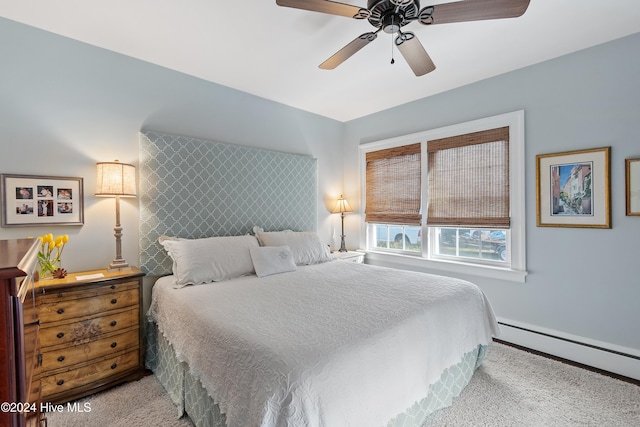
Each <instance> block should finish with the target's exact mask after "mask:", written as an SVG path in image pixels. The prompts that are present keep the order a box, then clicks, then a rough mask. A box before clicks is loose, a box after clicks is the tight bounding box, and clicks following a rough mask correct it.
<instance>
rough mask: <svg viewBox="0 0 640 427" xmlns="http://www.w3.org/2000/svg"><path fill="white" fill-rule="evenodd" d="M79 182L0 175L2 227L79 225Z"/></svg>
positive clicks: (81, 216) (81, 213) (81, 206)
mask: <svg viewBox="0 0 640 427" xmlns="http://www.w3.org/2000/svg"><path fill="white" fill-rule="evenodd" d="M83 186H84V185H83V179H82V178H76V177H66V176H42V175H15V174H1V175H0V193H1V194H2V227H25V226H44V225H83V224H84V188H83Z"/></svg>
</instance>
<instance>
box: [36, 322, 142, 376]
mask: <svg viewBox="0 0 640 427" xmlns="http://www.w3.org/2000/svg"><path fill="white" fill-rule="evenodd" d="M138 345H139V331H138V328H135V329H131V330H129V331H128V332H125V333H123V334H119V335H114V336H111V337H105V338H102V339H98V340H95V341H91V342H88V343H86V344H79V345H71V346H67V347H64V348H61V349H59V350H46V349H43V352H42V366H43V369H44V370H46V371H47V372H51V371H54V370H57V369H62V368H66V367H70V366H71V365H76V364H78V363H83V362H88V361H90V360H92V359H97V358H99V357H103V356H108V355H110V354H115V353H119V352H122V351H123V350H128V349H131V348H138Z"/></svg>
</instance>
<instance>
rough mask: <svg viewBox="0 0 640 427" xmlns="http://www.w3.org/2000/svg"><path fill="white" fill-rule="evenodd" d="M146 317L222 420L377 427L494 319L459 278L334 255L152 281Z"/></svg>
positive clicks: (483, 334) (241, 424) (231, 426)
mask: <svg viewBox="0 0 640 427" xmlns="http://www.w3.org/2000/svg"><path fill="white" fill-rule="evenodd" d="M149 317H150V320H153V321H155V322H157V325H158V327H159V329H160V331H161V332H162V333H163V334H164V335H165V337H166V338H167V339H168V340H169V341H170V342H171V343H172V344H173V347H174V349H175V351H176V353H177V355H178V358H179V359H180V360H181V361H185V362H187V363H188V364H189V367H190V369H191V372H192V374H193V375H194V376H195V377H196V378H198V379H199V380H200V381H201V383H202V384H203V386H204V387H205V388H206V390H207V391H208V392H209V394H210V395H211V397H212V398H213V399H214V400H215V401H216V402H218V403H219V405H220V409H221V411H222V412H223V413H226V417H227V425H228V427H246V426H265V427H266V426H327V427H334V426H354V427H359V426H381V425H386V423H387V422H388V421H389V420H391V419H392V418H393V417H394V416H396V415H398V414H399V413H401V412H404V411H405V410H406V409H407V408H408V407H409V406H411V405H412V404H413V403H414V402H416V401H419V400H420V399H422V398H423V397H425V396H426V395H427V393H428V389H429V385H430V384H432V383H434V382H435V381H437V380H438V378H439V376H440V374H441V372H442V371H443V370H444V369H446V368H447V367H449V366H452V365H454V364H456V363H457V362H458V361H460V359H461V357H462V356H463V355H464V354H465V353H467V352H469V351H471V350H473V349H474V348H476V347H477V346H478V345H479V344H488V343H489V342H490V341H491V338H492V335H497V333H498V327H497V324H496V321H495V317H494V315H493V311H492V309H491V306H490V305H489V303H488V301H487V300H486V298H485V296H484V294H483V293H482V292H481V291H480V289H479V288H478V287H477V286H475V285H473V284H471V283H469V282H466V281H463V280H458V279H452V278H446V277H441V276H434V275H428V274H423V273H414V272H409V271H400V270H393V269H387V268H380V267H373V266H369V265H364V264H354V263H347V262H343V261H331V262H328V263H325V264H320V265H312V266H306V267H298V270H297V271H295V272H290V273H284V274H278V275H274V276H268V277H263V278H258V277H256V276H248V277H243V278H240V279H234V280H231V281H227V282H217V283H212V284H206V285H200V286H188V287H185V288H182V289H174V288H173V278H172V276H168V277H164V278H161V279H159V280H158V281H157V282H156V284H155V286H154V288H153V299H152V304H151V308H150V310H149Z"/></svg>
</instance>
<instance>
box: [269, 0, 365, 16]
mask: <svg viewBox="0 0 640 427" xmlns="http://www.w3.org/2000/svg"><path fill="white" fill-rule="evenodd" d="M276 4H277V5H278V6H284V7H293V8H295V9H304V10H310V11H312V12H322V13H328V14H330V15H338V16H346V17H347V18H355V19H365V18H368V17H369V11H368V10H367V9H364V8H361V7H358V6H353V5H350V4H345V3H338V2H335V1H328V0H276Z"/></svg>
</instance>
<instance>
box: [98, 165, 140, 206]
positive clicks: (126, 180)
mask: <svg viewBox="0 0 640 427" xmlns="http://www.w3.org/2000/svg"><path fill="white" fill-rule="evenodd" d="M96 165H97V167H98V170H97V179H96V196H120V197H135V196H136V167H135V166H133V165H129V164H127V163H120V162H119V161H117V160H116V161H114V162H100V163H97V164H96Z"/></svg>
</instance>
